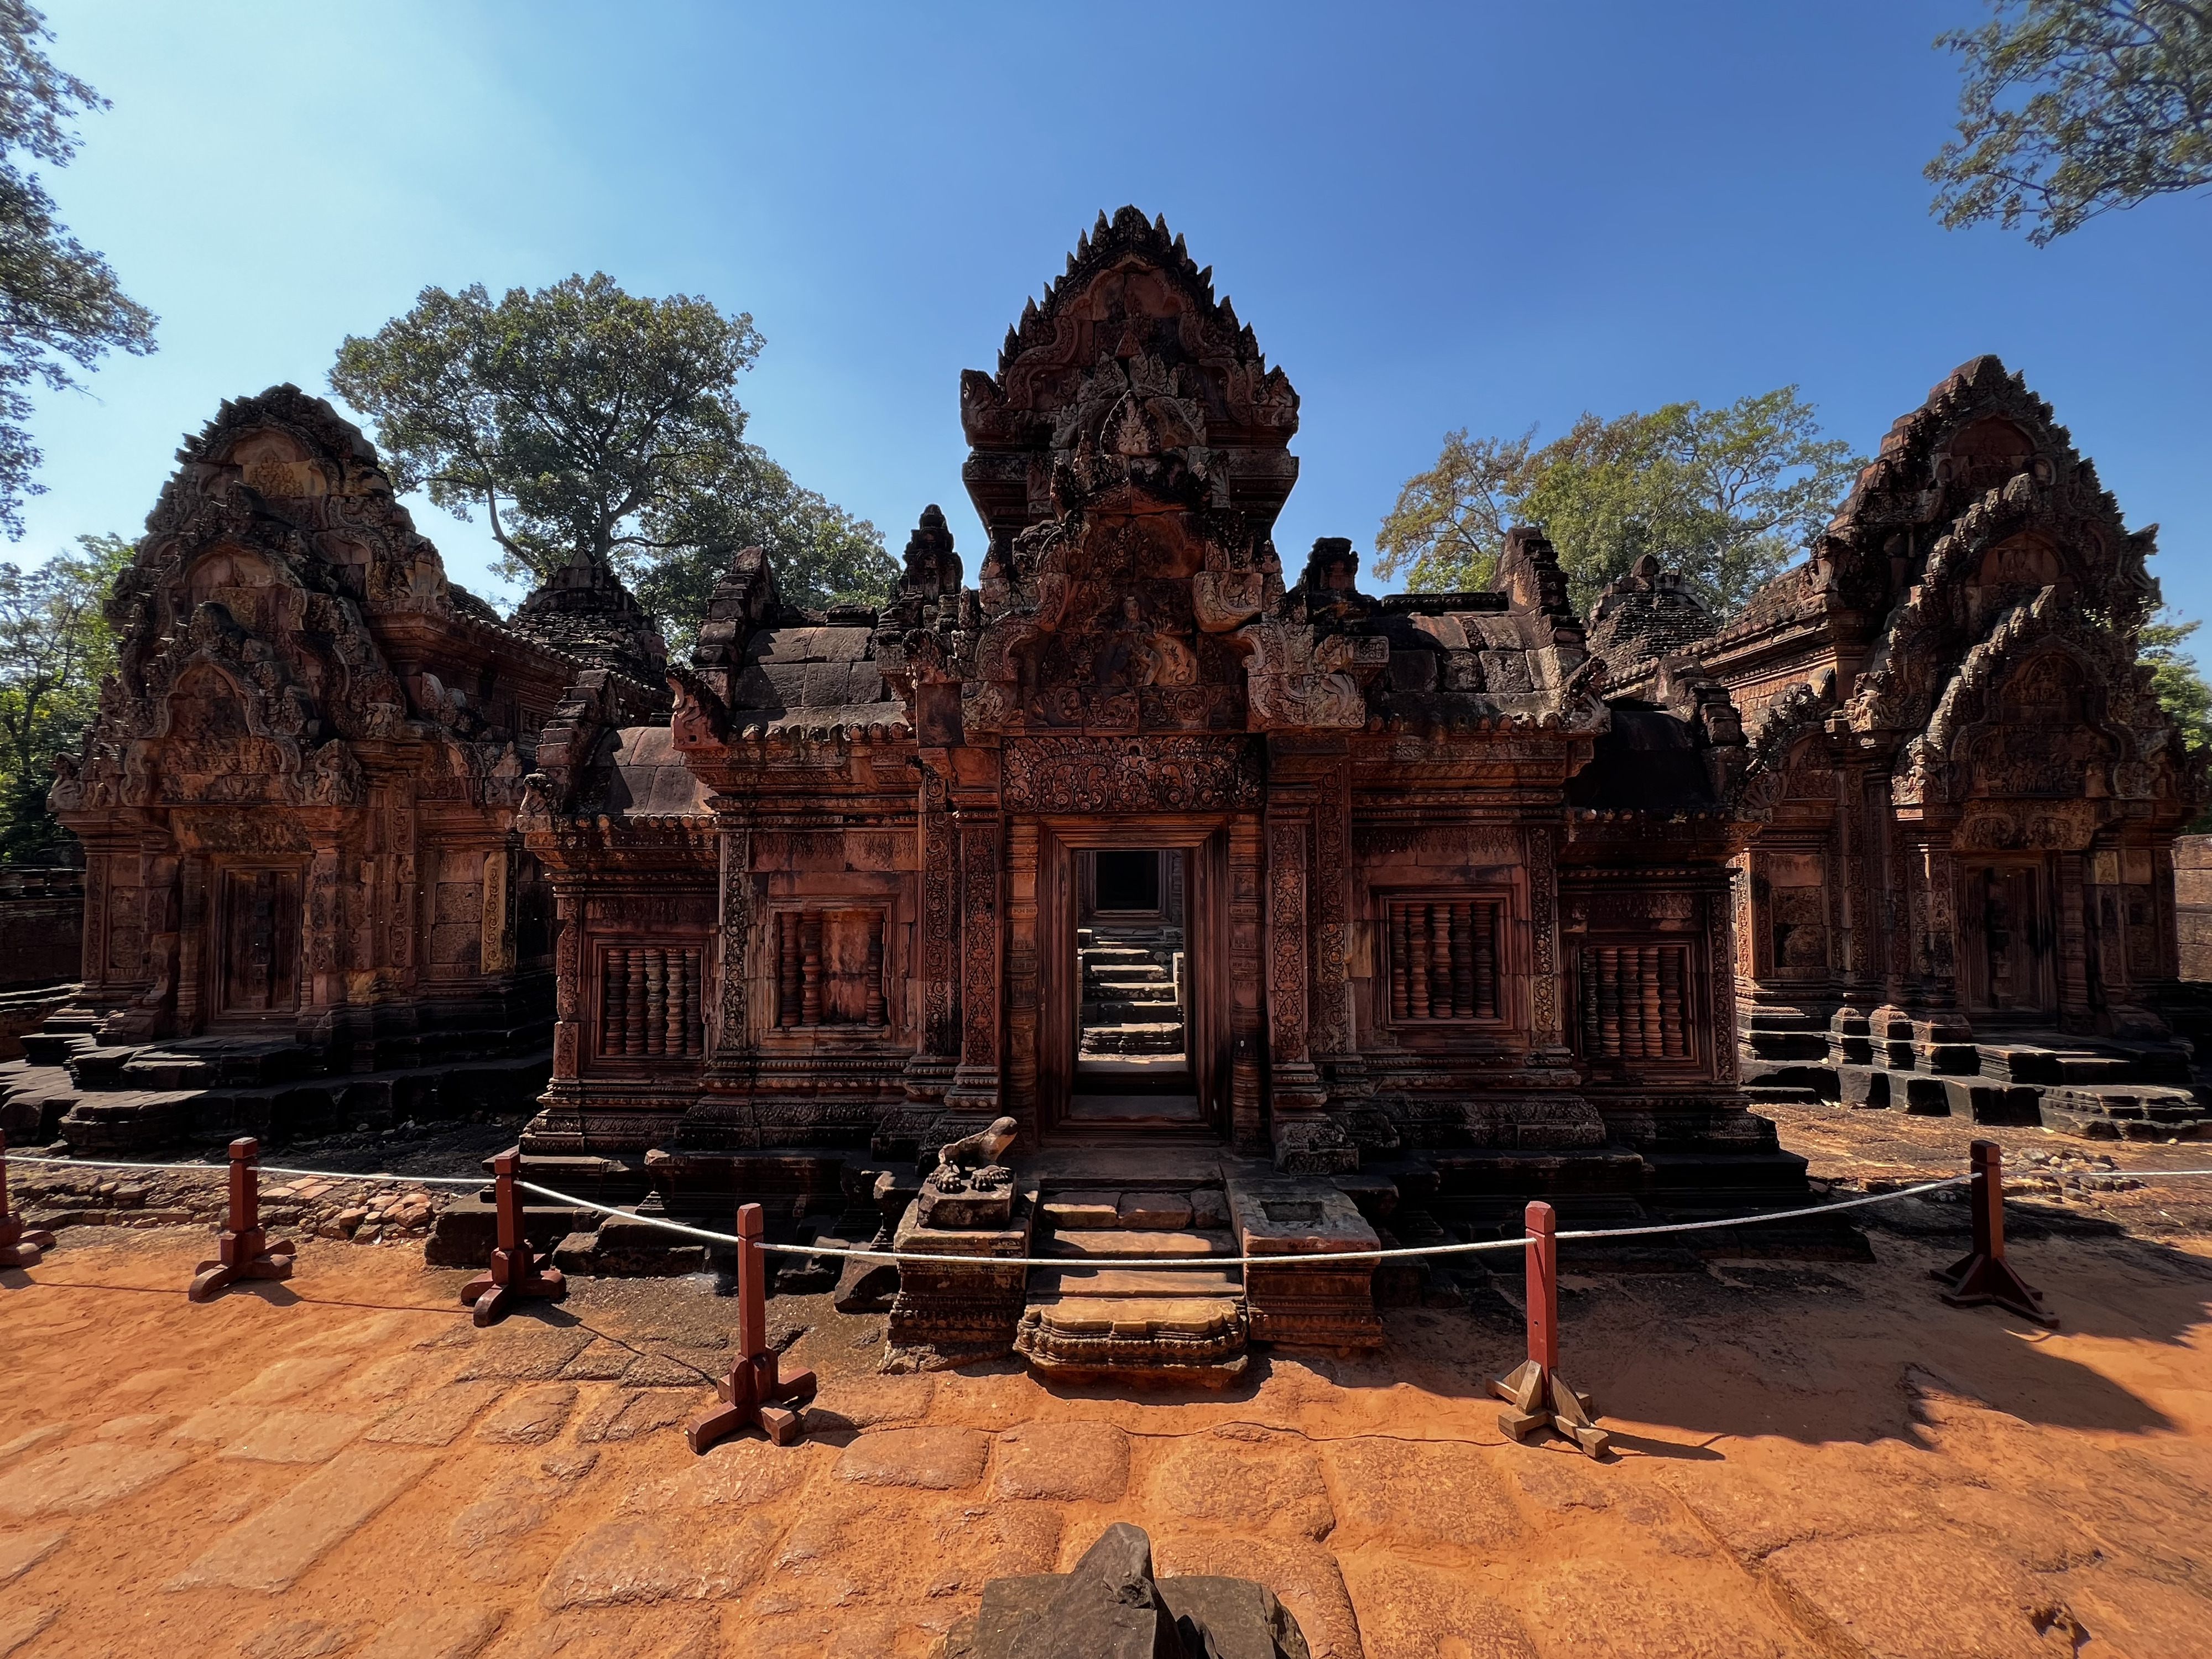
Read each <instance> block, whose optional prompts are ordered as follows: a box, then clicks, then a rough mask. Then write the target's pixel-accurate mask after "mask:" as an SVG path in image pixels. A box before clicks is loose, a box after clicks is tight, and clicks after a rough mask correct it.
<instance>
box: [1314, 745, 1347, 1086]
mask: <svg viewBox="0 0 2212 1659" xmlns="http://www.w3.org/2000/svg"><path fill="white" fill-rule="evenodd" d="M1351 785H1352V779H1351V767H1350V764H1349V763H1346V762H1341V761H1340V762H1339V763H1336V764H1335V765H1334V766H1333V767H1331V768H1330V769H1329V770H1328V774H1327V775H1326V776H1325V777H1324V779H1323V780H1322V791H1321V795H1320V799H1318V800H1317V801H1316V803H1315V805H1314V817H1313V839H1314V864H1313V872H1312V894H1311V899H1312V905H1311V908H1312V920H1313V997H1312V1013H1311V1018H1312V1032H1311V1042H1312V1047H1313V1052H1314V1054H1315V1055H1316V1057H1317V1058H1320V1059H1323V1060H1334V1059H1337V1058H1339V1057H1341V1056H1345V1055H1348V1054H1350V1053H1351V1052H1352V927H1351V916H1352V857H1351V850H1350V843H1351V835H1352V787H1351Z"/></svg>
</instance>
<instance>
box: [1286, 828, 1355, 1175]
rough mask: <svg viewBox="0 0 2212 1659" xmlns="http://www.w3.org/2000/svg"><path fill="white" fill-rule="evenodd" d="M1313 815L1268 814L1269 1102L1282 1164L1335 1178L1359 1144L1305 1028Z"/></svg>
mask: <svg viewBox="0 0 2212 1659" xmlns="http://www.w3.org/2000/svg"><path fill="white" fill-rule="evenodd" d="M1311 829H1312V823H1311V819H1310V816H1309V814H1308V813H1307V812H1306V811H1303V810H1297V809H1293V810H1291V811H1283V812H1274V813H1270V814H1268V817H1267V1021H1268V1047H1267V1060H1268V1066H1267V1070H1268V1099H1269V1103H1270V1105H1271V1106H1272V1107H1273V1112H1274V1125H1273V1129H1274V1133H1273V1139H1274V1146H1275V1167H1276V1168H1277V1169H1279V1170H1283V1171H1285V1173H1288V1174H1293V1175H1328V1174H1333V1173H1338V1172H1342V1171H1349V1170H1356V1169H1358V1167H1359V1153H1358V1148H1356V1147H1354V1146H1352V1145H1351V1144H1350V1143H1349V1142H1348V1141H1347V1140H1346V1138H1345V1134H1344V1131H1343V1128H1342V1127H1340V1125H1339V1124H1337V1123H1336V1122H1335V1121H1334V1120H1333V1119H1332V1118H1330V1117H1329V1116H1328V1112H1327V1110H1326V1106H1327V1102H1328V1096H1327V1094H1326V1092H1325V1091H1324V1090H1323V1089H1322V1081H1321V1074H1320V1073H1319V1072H1318V1071H1316V1069H1315V1066H1314V1063H1313V1060H1312V1057H1311V1052H1310V1042H1309V1039H1308V1036H1307V1030H1306V1011H1307V994H1308V987H1309V986H1310V964H1309V962H1308V955H1309V952H1310V950H1311V943H1310V937H1309V934H1308V933H1307V925H1306V924H1307V916H1308V908H1307V895H1308V893H1309V891H1310V885H1311V878H1310V874H1309V865H1308V861H1307V860H1308V856H1309V848H1308V836H1309V835H1310V833H1311Z"/></svg>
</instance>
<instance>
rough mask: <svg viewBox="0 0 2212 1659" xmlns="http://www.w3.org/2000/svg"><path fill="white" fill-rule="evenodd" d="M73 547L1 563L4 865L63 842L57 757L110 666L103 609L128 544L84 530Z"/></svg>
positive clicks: (0, 821)
mask: <svg viewBox="0 0 2212 1659" xmlns="http://www.w3.org/2000/svg"><path fill="white" fill-rule="evenodd" d="M77 548H78V551H77V553H76V555H74V556H72V555H70V554H65V553H64V554H57V555H56V556H54V557H52V558H51V559H48V560H47V561H46V562H45V563H44V564H42V565H38V566H36V567H34V568H32V569H29V570H23V569H20V568H17V567H16V566H15V565H12V564H0V863H21V862H25V861H31V862H36V861H40V860H47V859H51V858H52V857H53V855H54V854H55V853H56V852H57V851H58V849H60V848H63V847H64V846H65V845H67V843H68V842H69V839H70V836H69V832H68V831H67V830H66V829H63V828H62V827H61V825H60V824H58V823H56V822H55V821H54V818H53V815H52V813H50V812H48V811H46V791H47V790H48V789H49V788H51V787H52V785H53V758H54V757H55V756H56V755H58V754H61V753H64V752H65V751H67V750H73V749H75V748H76V745H77V741H78V739H79V738H82V736H83V735H84V729H85V727H86V726H88V725H89V724H90V723H91V720H92V718H93V716H94V714H96V713H97V712H98V710H99V706H100V682H101V681H102V680H103V679H105V678H106V677H107V675H108V673H109V672H110V671H112V669H113V668H114V666H115V640H114V637H113V635H112V634H111V633H110V632H109V631H108V627H107V621H106V617H105V616H104V615H103V614H102V607H103V606H104V605H106V602H107V595H108V592H109V591H110V590H111V589H112V587H113V586H115V578H116V576H117V575H118V574H120V573H121V571H122V570H123V568H124V567H125V566H126V565H128V564H129V563H130V562H131V552H132V549H131V544H130V543H129V542H127V541H125V540H124V538H122V537H120V536H80V537H78V538H77Z"/></svg>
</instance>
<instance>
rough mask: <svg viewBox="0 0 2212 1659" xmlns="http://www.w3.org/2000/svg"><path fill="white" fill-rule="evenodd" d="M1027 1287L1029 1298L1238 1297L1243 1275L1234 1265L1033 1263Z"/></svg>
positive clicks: (1044, 1299) (1043, 1299)
mask: <svg viewBox="0 0 2212 1659" xmlns="http://www.w3.org/2000/svg"><path fill="white" fill-rule="evenodd" d="M1029 1289H1030V1301H1031V1302H1038V1301H1047V1300H1057V1299H1058V1298H1059V1297H1066V1296H1088V1297H1119V1296H1146V1297H1163V1296H1164V1297H1181V1296H1203V1297H1215V1298H1218V1297H1242V1296H1243V1293H1244V1278H1243V1273H1241V1272H1240V1271H1239V1270H1238V1269H1237V1268H1235V1267H1097V1266H1090V1267H1032V1268H1030V1286H1029Z"/></svg>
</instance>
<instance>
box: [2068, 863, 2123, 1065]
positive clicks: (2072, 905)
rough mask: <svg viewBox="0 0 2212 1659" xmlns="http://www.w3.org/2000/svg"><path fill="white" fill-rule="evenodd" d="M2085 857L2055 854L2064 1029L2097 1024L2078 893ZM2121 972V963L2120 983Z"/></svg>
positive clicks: (2119, 954)
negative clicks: (2090, 990) (2090, 988)
mask: <svg viewBox="0 0 2212 1659" xmlns="http://www.w3.org/2000/svg"><path fill="white" fill-rule="evenodd" d="M2086 861H2087V855H2086V854H2081V853H2062V854H2059V855H2058V1024H2059V1029H2060V1030H2066V1031H2093V1030H2096V1028H2097V1014H2096V1010H2095V1009H2094V1008H2093V1007H2092V1006H2090V1002H2089V929H2088V925H2087V919H2086V917H2085V915H2084V913H2083V904H2082V895H2081V866H2082V865H2083V863H2085V862H2086ZM2115 908H2117V907H2115ZM2114 957H2115V959H2116V961H2124V957H2125V952H2124V951H2116V952H2114ZM2124 975H2125V969H2124V967H2123V968H2122V970H2121V977H2122V981H2123V984H2124ZM2122 995H2124V992H2123V993H2122ZM2116 1000H2117V999H2116Z"/></svg>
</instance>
